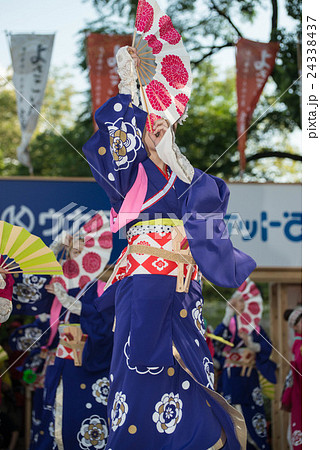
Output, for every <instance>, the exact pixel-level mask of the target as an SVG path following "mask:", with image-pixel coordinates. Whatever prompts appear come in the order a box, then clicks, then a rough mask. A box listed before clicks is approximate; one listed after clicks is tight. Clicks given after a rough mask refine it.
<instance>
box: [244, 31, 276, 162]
mask: <svg viewBox="0 0 320 450" xmlns="http://www.w3.org/2000/svg"><path fill="white" fill-rule="evenodd" d="M278 50H279V43H278V42H268V43H263V42H254V41H249V40H248V39H243V38H241V39H239V41H238V43H237V52H236V66H237V98H238V115H237V131H238V149H239V153H240V169H241V170H242V171H243V170H244V168H245V165H246V158H245V148H246V141H247V129H248V127H249V125H250V121H251V117H252V114H253V111H254V109H255V107H256V105H257V103H258V100H259V98H260V95H261V93H262V91H263V88H264V85H265V84H266V82H267V80H268V77H269V75H270V74H271V73H272V71H273V68H274V64H275V59H276V55H277V52H278Z"/></svg>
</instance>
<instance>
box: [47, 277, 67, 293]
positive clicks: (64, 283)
mask: <svg viewBox="0 0 320 450" xmlns="http://www.w3.org/2000/svg"><path fill="white" fill-rule="evenodd" d="M52 283H60V284H61V285H62V286H63V287H64V289H65V290H66V291H67V285H66V282H65V281H64V279H63V278H62V277H52V278H51V281H50V283H49V284H52Z"/></svg>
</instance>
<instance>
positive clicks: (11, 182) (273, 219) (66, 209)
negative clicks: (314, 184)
mask: <svg viewBox="0 0 320 450" xmlns="http://www.w3.org/2000/svg"><path fill="white" fill-rule="evenodd" d="M228 188H229V189H230V193H231V195H230V202H229V207H228V213H227V215H226V216H225V222H226V225H227V229H228V233H229V235H230V236H231V239H232V242H233V244H234V246H235V247H236V248H238V249H240V250H242V251H244V252H245V253H247V254H249V255H250V256H252V257H253V258H254V259H255V261H256V263H257V265H258V267H260V268H261V267H273V268H276V267H279V268H281V267H285V268H286V267H301V264H302V257H301V246H302V230H301V226H302V210H301V184H293V183H290V184H285V183H280V184H277V183H228ZM0 190H1V192H6V195H2V196H0V220H4V221H6V222H9V223H11V224H13V225H18V226H23V227H24V228H25V229H26V230H28V231H29V232H30V233H33V234H36V235H37V236H39V237H41V239H42V240H43V241H44V242H45V244H47V245H50V244H51V242H52V241H53V240H54V238H55V237H56V236H57V235H58V234H59V233H61V231H62V230H63V229H65V230H69V233H70V234H74V232H75V231H76V229H77V228H76V229H75V228H73V227H74V224H76V225H77V226H81V225H82V223H83V222H85V221H87V220H89V219H90V217H92V216H93V215H94V214H96V213H97V212H98V211H100V210H103V211H104V212H105V214H106V215H107V217H110V208H111V205H110V202H109V199H108V197H107V196H106V194H105V192H104V191H103V189H102V188H101V187H100V186H99V185H98V183H96V182H95V181H94V180H93V179H88V178H83V179H76V178H75V179H74V180H71V179H63V178H61V179H45V178H41V177H27V179H26V178H19V177H12V178H7V179H6V178H0ZM53 193H54V194H53ZM275 199H277V201H275ZM187 215H188V213H187ZM208 217H210V220H209V221H208V227H210V226H212V213H211V212H208ZM174 218H175V217H174ZM186 220H188V217H186ZM217 220H220V218H217ZM69 226H72V228H69ZM208 229H209V228H208ZM189 238H190V237H189ZM126 245H127V238H126V232H125V229H124V228H123V229H122V230H120V232H119V233H116V234H115V235H114V238H113V250H112V255H111V258H110V262H114V261H116V259H117V258H118V256H119V254H120V252H121V250H122V249H123V248H124V247H125V246H126Z"/></svg>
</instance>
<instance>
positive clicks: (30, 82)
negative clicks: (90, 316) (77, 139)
mask: <svg viewBox="0 0 320 450" xmlns="http://www.w3.org/2000/svg"><path fill="white" fill-rule="evenodd" d="M9 39H10V51H11V58H12V66H13V84H14V87H15V89H16V99H17V111H18V116H19V122H20V127H21V143H20V145H19V147H18V148H17V158H18V160H19V161H20V162H21V163H22V164H23V165H25V166H28V167H29V170H30V172H32V165H31V161H30V155H29V152H28V145H29V143H30V140H31V137H32V134H33V132H34V130H35V128H36V126H37V122H38V116H39V112H40V109H41V105H42V101H43V97H44V92H45V89H46V85H47V79H48V73H49V66H50V60H51V54H52V47H53V40H54V34H10V35H9Z"/></svg>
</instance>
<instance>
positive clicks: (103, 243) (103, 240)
mask: <svg viewBox="0 0 320 450" xmlns="http://www.w3.org/2000/svg"><path fill="white" fill-rule="evenodd" d="M98 242H99V245H100V247H102V248H111V247H112V233H111V231H105V232H104V233H102V234H101V236H100V237H99V239H98Z"/></svg>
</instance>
